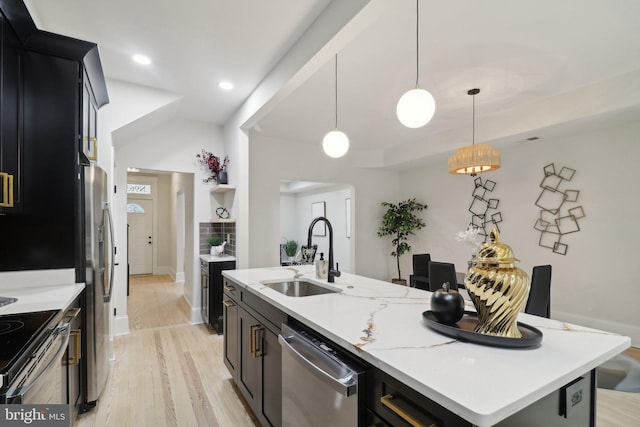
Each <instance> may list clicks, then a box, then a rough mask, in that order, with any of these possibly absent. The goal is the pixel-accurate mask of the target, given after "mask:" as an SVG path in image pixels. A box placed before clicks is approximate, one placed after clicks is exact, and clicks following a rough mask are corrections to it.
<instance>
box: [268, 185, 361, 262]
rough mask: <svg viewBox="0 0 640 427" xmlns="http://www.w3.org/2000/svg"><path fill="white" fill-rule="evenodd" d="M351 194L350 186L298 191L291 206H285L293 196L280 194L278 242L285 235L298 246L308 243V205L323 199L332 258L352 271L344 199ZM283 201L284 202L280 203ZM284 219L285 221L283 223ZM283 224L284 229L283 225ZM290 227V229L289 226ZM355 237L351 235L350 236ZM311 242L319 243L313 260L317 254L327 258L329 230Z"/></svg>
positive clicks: (309, 214) (311, 217) (310, 217)
mask: <svg viewBox="0 0 640 427" xmlns="http://www.w3.org/2000/svg"><path fill="white" fill-rule="evenodd" d="M351 197H352V194H351V189H350V188H340V189H334V190H324V191H322V190H316V191H308V192H303V193H297V194H296V195H294V197H293V200H294V201H293V205H292V206H287V203H286V201H287V200H288V199H289V200H290V199H292V197H291V196H290V195H282V196H281V199H280V218H281V219H280V224H281V228H280V235H281V237H282V238H281V242H283V240H284V239H285V238H287V239H293V240H296V241H297V242H298V245H299V246H300V245H306V244H307V236H308V232H309V224H311V221H312V220H313V216H312V215H311V204H312V203H315V202H325V209H326V212H325V216H326V218H327V219H328V220H329V222H331V226H332V228H333V257H334V260H335V262H337V263H340V271H344V272H347V273H352V272H353V271H352V268H351V262H352V256H351V239H348V238H347V237H346V217H345V199H349V198H351ZM283 201H284V203H283ZM283 219H286V223H285V224H283ZM283 227H285V228H283ZM292 228H293V229H292ZM355 238H356V237H355V236H354V237H353V239H355ZM312 243H313V244H314V245H318V251H317V253H316V257H317V258H316V259H319V257H320V253H321V252H323V253H324V258H325V259H327V260H328V259H329V232H328V230H327V233H326V235H325V236H312Z"/></svg>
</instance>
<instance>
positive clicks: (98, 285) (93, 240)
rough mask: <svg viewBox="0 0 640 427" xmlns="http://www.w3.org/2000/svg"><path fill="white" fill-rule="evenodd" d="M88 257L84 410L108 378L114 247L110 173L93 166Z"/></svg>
mask: <svg viewBox="0 0 640 427" xmlns="http://www.w3.org/2000/svg"><path fill="white" fill-rule="evenodd" d="M84 185H85V194H84V198H85V200H84V206H85V218H84V220H85V236H84V237H85V254H86V270H85V274H86V276H85V283H86V290H85V293H86V304H85V313H84V314H85V319H86V327H85V331H86V335H85V343H86V353H85V354H86V358H85V367H86V375H85V379H86V383H85V408H84V410H88V409H91V408H92V407H93V406H95V402H96V401H97V400H98V398H99V397H100V393H102V391H103V390H104V387H105V385H106V382H107V377H108V376H109V348H108V345H109V313H110V302H111V290H112V289H113V273H114V271H113V269H114V264H113V261H114V255H115V253H114V244H113V225H112V222H111V210H110V209H109V201H108V184H107V174H106V172H105V171H104V170H102V169H100V168H99V167H98V166H96V165H94V164H91V165H90V166H87V167H86V168H85V170H84Z"/></svg>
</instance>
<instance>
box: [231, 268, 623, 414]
mask: <svg viewBox="0 0 640 427" xmlns="http://www.w3.org/2000/svg"><path fill="white" fill-rule="evenodd" d="M222 274H223V275H224V276H226V277H228V278H230V279H232V280H234V281H235V282H237V283H238V284H239V285H241V286H244V287H246V288H247V289H249V290H250V291H251V292H253V293H255V294H257V295H259V296H261V297H262V298H263V299H264V300H265V301H268V302H269V303H271V304H272V305H274V306H275V307H277V308H279V309H280V310H282V311H284V312H285V313H287V314H288V315H290V316H292V317H294V318H296V319H297V320H299V321H301V322H302V323H304V324H306V325H307V326H309V327H310V328H312V329H314V330H315V331H317V332H319V333H320V334H322V335H324V336H326V337H327V338H328V339H330V340H332V341H334V342H335V343H337V344H339V345H341V346H342V347H343V348H344V349H345V350H347V351H349V352H351V353H353V354H355V355H357V356H358V357H360V358H362V359H363V360H365V361H367V362H369V363H370V364H372V365H374V366H376V367H378V368H380V369H381V370H383V371H385V372H387V373H388V374H390V375H392V376H393V377H395V378H397V379H398V380H400V381H402V382H403V383H405V384H407V385H409V386H410V387H412V388H413V389H415V390H417V391H418V392H420V393H422V394H423V395H425V396H426V397H428V398H429V399H431V400H433V401H435V402H436V403H438V404H440V405H442V406H444V407H445V408H447V409H448V410H450V411H452V412H454V413H456V414H458V415H459V416H461V417H463V418H464V419H466V420H468V421H469V422H471V423H473V424H475V425H478V426H490V425H493V424H495V423H497V422H499V421H501V420H503V419H505V418H507V417H508V416H510V415H512V414H514V413H516V412H518V411H520V410H521V409H523V408H525V407H527V406H529V405H530V404H532V403H534V402H535V401H537V400H539V399H540V398H542V397H544V396H546V395H548V394H549V393H551V392H553V391H555V390H557V389H558V388H560V387H562V386H564V385H566V384H567V383H569V382H570V381H572V380H574V379H576V378H577V377H579V376H580V375H582V374H584V373H586V372H588V371H590V370H591V369H594V368H595V367H596V366H598V365H600V364H601V363H603V362H605V361H606V360H608V359H610V358H611V357H613V356H615V355H616V354H618V353H620V352H622V351H623V350H625V349H626V348H627V347H629V346H630V345H631V340H630V338H629V337H625V336H621V335H617V334H614V333H609V332H603V331H599V330H595V329H590V328H587V327H582V326H578V325H573V324H568V323H565V322H560V321H556V320H552V319H546V318H542V317H537V316H532V315H528V314H524V313H522V314H520V316H519V318H518V320H519V321H520V322H524V323H526V324H528V325H531V326H535V327H536V328H538V329H540V330H541V331H542V333H543V335H544V336H543V339H542V344H541V345H540V346H538V347H534V348H525V349H508V348H498V347H489V346H484V345H479V344H473V343H466V342H462V341H458V340H455V339H452V338H450V337H447V336H444V335H441V334H439V333H437V332H435V331H433V330H431V329H430V328H428V327H427V326H425V325H424V324H423V321H422V313H423V312H424V311H426V310H428V309H429V301H430V298H431V293H430V292H426V291H422V290H419V289H415V288H410V287H405V286H399V285H394V284H391V283H387V282H383V281H379V280H374V279H369V278H366V277H362V276H357V275H352V274H347V273H343V274H342V276H341V277H337V278H336V279H335V283H326V281H320V280H318V279H316V278H315V270H314V266H311V265H309V266H306V265H305V266H295V267H274V268H260V269H247V270H227V271H223V272H222ZM294 275H302V277H303V278H305V279H309V280H310V281H313V282H316V283H320V284H325V285H327V286H331V287H335V288H338V289H340V291H341V292H340V293H332V294H323V295H315V296H310V297H301V298H296V297H288V296H285V295H283V294H280V293H279V292H277V291H274V290H272V289H270V288H267V287H266V286H264V285H262V284H261V282H264V281H274V280H278V279H291V278H293V277H294ZM468 304H469V305H468V307H467V309H468V310H472V311H473V310H474V309H473V306H472V305H471V303H470V302H468ZM365 331H368V333H369V337H368V336H367V333H365Z"/></svg>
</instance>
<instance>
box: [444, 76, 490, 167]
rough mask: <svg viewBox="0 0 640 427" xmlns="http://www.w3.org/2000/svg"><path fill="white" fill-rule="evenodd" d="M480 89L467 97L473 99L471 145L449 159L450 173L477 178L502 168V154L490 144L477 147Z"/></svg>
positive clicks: (459, 149)
mask: <svg viewBox="0 0 640 427" xmlns="http://www.w3.org/2000/svg"><path fill="white" fill-rule="evenodd" d="M479 93H480V89H478V88H475V89H469V90H468V91H467V95H471V97H472V99H473V110H472V111H473V113H472V125H471V145H469V146H467V147H462V148H458V149H457V150H456V152H455V153H454V154H453V156H451V157H449V173H453V174H461V175H462V174H464V175H471V176H476V175H477V174H479V173H482V172H489V171H492V170H496V169H499V168H500V152H499V151H498V150H496V149H494V148H493V147H492V146H490V145H489V144H478V145H476V95H477V94H479Z"/></svg>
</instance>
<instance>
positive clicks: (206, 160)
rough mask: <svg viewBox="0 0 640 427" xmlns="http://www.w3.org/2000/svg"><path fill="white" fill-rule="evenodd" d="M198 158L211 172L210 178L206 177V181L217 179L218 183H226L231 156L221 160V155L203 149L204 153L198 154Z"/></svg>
mask: <svg viewBox="0 0 640 427" xmlns="http://www.w3.org/2000/svg"><path fill="white" fill-rule="evenodd" d="M196 159H197V160H198V163H200V165H201V166H203V167H204V168H205V169H207V170H208V171H209V173H210V174H211V175H210V176H209V177H208V178H206V179H204V180H203V181H204V182H210V181H216V182H217V183H218V184H226V183H227V182H229V181H228V178H227V171H226V168H227V164H228V163H229V157H225V158H224V160H220V157H218V156H216V155H214V154H213V153H210V152H208V151H205V150H204V149H203V150H202V154H196Z"/></svg>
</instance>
